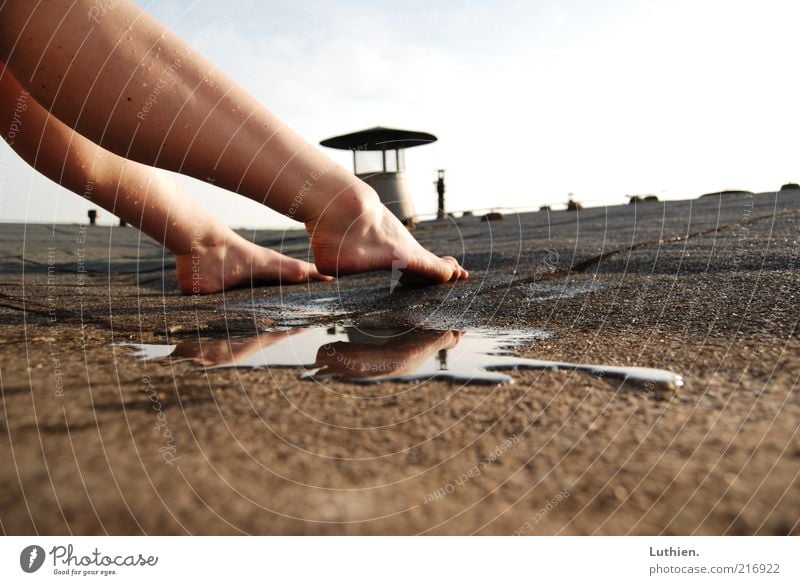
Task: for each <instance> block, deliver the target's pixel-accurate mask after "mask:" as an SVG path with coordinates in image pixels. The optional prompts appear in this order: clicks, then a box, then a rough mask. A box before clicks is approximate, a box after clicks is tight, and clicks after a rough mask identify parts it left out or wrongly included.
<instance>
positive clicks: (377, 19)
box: [0, 0, 800, 227]
mask: <svg viewBox="0 0 800 585" xmlns="http://www.w3.org/2000/svg"><path fill="white" fill-rule="evenodd" d="M139 4H141V5H142V6H145V7H146V8H147V9H148V10H150V11H151V12H152V13H153V14H154V15H155V16H156V17H157V18H159V19H161V20H163V21H164V22H165V23H167V24H168V25H169V26H170V27H172V28H173V29H174V30H175V31H176V32H178V33H179V34H180V35H182V36H184V38H186V39H187V40H188V41H189V42H191V43H192V44H193V45H194V46H195V48H197V49H198V50H199V51H200V52H202V53H203V54H205V55H206V56H207V57H209V58H210V59H211V60H212V61H213V62H214V63H216V64H217V65H219V66H220V67H221V68H222V69H223V70H225V71H226V72H227V73H228V74H229V75H231V76H232V77H233V78H234V79H236V80H237V81H238V82H240V83H241V84H242V85H244V86H245V87H246V88H247V89H248V90H249V91H250V92H251V93H253V94H254V95H255V96H256V97H257V98H259V99H260V100H262V101H263V102H264V103H265V104H266V105H267V106H268V107H270V108H271V109H272V110H273V111H274V112H276V113H277V114H278V115H279V116H280V117H282V118H283V119H284V120H285V121H286V122H287V123H288V124H289V125H290V126H292V127H294V128H295V129H296V130H297V131H299V133H300V134H301V135H302V136H304V137H305V138H306V139H308V140H309V141H310V142H312V143H314V144H318V143H319V141H320V140H321V139H324V138H327V137H329V136H333V135H336V134H341V133H346V132H351V131H354V130H359V129H362V128H367V127H371V126H377V125H381V126H393V127H399V128H409V129H415V130H424V131H429V132H432V133H434V134H436V135H437V136H438V137H439V142H437V143H436V144H433V145H429V146H424V147H420V148H416V149H413V150H410V151H408V152H407V154H406V163H407V168H408V175H409V177H408V178H409V182H410V186H411V189H412V195H413V198H414V203H415V206H416V208H417V211H418V212H419V213H431V212H433V211H434V210H435V200H436V199H435V191H434V187H433V184H432V182H433V180H434V178H435V170H436V169H438V168H444V169H446V170H447V197H448V207H449V208H450V209H453V210H463V209H471V208H486V207H490V206H496V207H533V206H539V205H543V204H554V205H556V204H562V203H564V202H565V201H566V199H567V193H574V194H575V197H576V199H577V200H579V201H583V202H585V203H588V204H590V205H597V204H602V203H619V202H624V201H626V199H625V195H626V194H634V193H655V194H658V195H659V196H661V197H665V198H687V197H694V196H696V195H699V194H701V193H704V192H708V191H715V190H721V189H746V190H752V191H769V190H775V189H777V188H778V187H779V186H780V185H781V184H782V183H784V182H787V181H800V140H798V137H800V104H798V98H800V91H798V90H799V89H800V81H798V74H797V60H798V54H800V49H799V48H798V41H797V24H798V22H800V2H798V1H797V0H750V1H737V0H595V1H592V0H531V1H527V2H525V1H504V2H486V1H477V0H472V1H465V0H424V1H423V0H399V1H397V2H388V1H375V0H330V1H324V0H320V1H314V0H305V1H304V0H258V1H253V0H229V1H227V2H225V3H223V4H220V3H219V2H217V1H212V0H169V1H168V0H157V1H152V2H151V1H148V0H140V2H139ZM221 6H224V11H222V10H221V8H220V7H221ZM320 148H322V147H320ZM325 150H326V151H327V153H328V154H330V155H331V156H333V157H334V158H335V159H336V160H338V161H340V162H341V163H342V164H345V165H346V166H348V167H349V166H350V164H351V163H350V155H349V153H347V152H340V151H332V150H328V149H325ZM187 185H188V187H189V190H190V192H191V193H192V194H193V195H194V196H195V197H197V199H198V200H200V201H202V202H203V204H205V205H207V206H208V207H210V208H211V209H213V210H214V211H215V212H217V213H219V214H220V215H221V216H222V217H223V218H224V219H225V220H226V221H227V222H228V223H230V224H231V225H233V226H235V227H239V226H247V227H266V226H288V225H292V224H291V222H289V221H288V220H285V219H283V218H282V217H281V216H277V215H276V214H274V213H272V212H270V211H269V210H266V209H264V208H261V206H258V205H256V204H254V203H252V202H249V201H246V200H244V199H242V198H240V197H238V196H236V195H232V194H228V193H226V192H223V191H220V190H217V189H215V188H213V187H211V186H208V185H204V184H201V183H199V182H196V181H189V180H187ZM88 208H89V205H87V204H86V203H85V202H83V201H82V200H81V199H80V198H79V197H78V196H76V195H72V194H71V193H68V192H66V191H64V190H63V189H60V188H59V187H57V186H56V185H53V184H52V183H49V182H48V181H47V180H45V179H41V178H39V177H37V176H35V173H34V172H32V171H30V170H29V169H28V168H27V167H26V166H25V164H24V163H22V162H21V161H20V160H19V159H18V158H17V157H16V155H15V154H14V153H13V152H11V150H10V149H9V148H8V147H7V146H6V145H4V144H3V145H2V146H0V221H25V220H27V221H37V222H53V221H57V222H75V221H78V220H82V219H83V218H85V217H86V210H87V209H88ZM104 217H105V219H106V221H108V220H110V217H109V215H108V214H107V213H106V214H104ZM295 225H296V224H295Z"/></svg>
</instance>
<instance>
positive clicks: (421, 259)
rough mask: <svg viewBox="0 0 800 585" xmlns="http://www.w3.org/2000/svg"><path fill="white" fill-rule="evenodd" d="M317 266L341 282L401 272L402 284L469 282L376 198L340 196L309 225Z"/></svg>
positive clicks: (459, 269)
mask: <svg viewBox="0 0 800 585" xmlns="http://www.w3.org/2000/svg"><path fill="white" fill-rule="evenodd" d="M306 230H308V234H309V237H310V238H311V249H312V250H313V252H314V262H315V264H316V266H317V268H318V269H319V271H320V272H321V273H322V274H329V275H332V276H342V275H345V274H356V273H360V272H371V271H374V270H392V271H394V270H399V271H400V272H402V275H403V276H402V277H401V279H400V281H401V282H403V283H404V284H438V283H442V282H448V281H450V280H458V279H460V278H467V277H468V276H469V273H468V272H467V271H466V270H464V269H463V268H462V267H461V266H460V265H459V263H458V261H457V260H456V259H455V258H453V257H452V256H443V257H441V258H440V257H438V256H436V255H435V254H433V253H432V252H429V251H428V250H426V249H425V248H423V247H422V246H421V245H420V244H419V243H418V242H417V241H416V240H415V239H414V237H413V236H412V235H411V233H410V232H409V231H408V230H407V229H406V228H405V227H404V226H403V224H402V223H400V221H399V220H398V219H397V218H396V217H395V216H394V215H393V214H392V212H390V211H389V210H388V209H387V208H386V207H385V206H384V205H383V204H382V203H381V202H380V200H379V199H378V197H377V195H376V194H375V193H374V192H365V193H348V194H345V195H340V196H339V197H337V199H335V200H333V201H332V202H331V204H330V205H329V206H328V207H327V208H326V209H325V210H324V211H323V212H322V213H321V214H320V217H319V218H316V219H312V220H310V221H307V222H306Z"/></svg>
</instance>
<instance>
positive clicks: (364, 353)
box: [133, 326, 683, 389]
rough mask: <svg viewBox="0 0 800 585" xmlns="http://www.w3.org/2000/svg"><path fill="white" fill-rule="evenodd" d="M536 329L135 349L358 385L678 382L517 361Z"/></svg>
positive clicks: (631, 371)
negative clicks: (528, 377) (520, 372)
mask: <svg viewBox="0 0 800 585" xmlns="http://www.w3.org/2000/svg"><path fill="white" fill-rule="evenodd" d="M549 336H550V335H549V334H548V333H547V332H545V331H542V330H537V329H528V330H499V331H498V330H491V331H489V330H473V331H468V332H460V331H444V330H433V329H416V328H413V329H412V328H358V327H352V326H347V327H341V326H334V327H298V328H295V329H290V330H288V331H273V332H269V333H262V334H259V335H256V336H253V337H249V338H239V339H237V338H230V339H216V340H214V339H212V340H200V341H183V342H180V343H179V344H177V345H133V347H134V348H135V349H136V355H137V357H140V358H142V359H145V360H159V359H170V360H173V361H190V362H192V363H196V364H198V365H201V366H204V367H206V368H231V367H235V368H267V367H269V368H290V367H299V368H303V369H304V370H305V373H304V374H303V376H302V377H303V378H314V379H323V378H340V379H345V380H349V381H356V382H377V381H386V380H420V379H429V378H448V379H451V380H458V381H462V382H472V383H500V382H507V381H511V380H512V379H511V377H510V376H509V375H506V374H503V373H500V372H499V371H498V370H514V369H537V370H541V369H549V370H557V369H568V370H575V371H580V372H586V373H588V374H591V375H595V376H603V377H609V378H617V379H620V380H625V381H628V382H633V383H637V384H643V385H646V386H648V387H651V386H652V387H656V386H658V387H660V388H671V389H674V388H678V387H680V386H682V385H683V378H682V377H681V376H679V375H677V374H674V373H672V372H669V371H666V370H656V369H652V368H626V367H616V366H600V365H590V364H572V363H567V362H553V361H543V360H532V359H524V358H519V357H515V356H514V353H513V350H514V348H516V347H519V346H520V345H523V344H526V343H530V342H531V341H536V340H541V339H546V338H548V337H549Z"/></svg>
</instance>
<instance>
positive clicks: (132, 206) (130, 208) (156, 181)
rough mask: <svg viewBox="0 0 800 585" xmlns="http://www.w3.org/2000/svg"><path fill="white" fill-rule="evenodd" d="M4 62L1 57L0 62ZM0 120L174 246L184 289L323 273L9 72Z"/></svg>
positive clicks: (49, 167)
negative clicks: (51, 108)
mask: <svg viewBox="0 0 800 585" xmlns="http://www.w3.org/2000/svg"><path fill="white" fill-rule="evenodd" d="M0 66H2V63H0ZM0 120H2V121H7V123H3V122H0V123H2V125H3V127H4V128H11V127H12V124H14V126H13V128H14V131H13V137H12V136H11V133H9V134H8V135H6V136H5V138H6V139H7V140H8V142H9V144H10V145H11V147H12V148H13V149H14V150H15V151H16V152H17V153H18V154H19V155H20V156H21V157H22V158H23V159H25V161H27V162H28V163H29V164H30V165H31V166H33V167H34V168H35V169H36V170H38V171H39V172H41V173H42V174H43V175H45V176H46V177H48V178H49V179H51V180H53V181H55V182H56V183H59V184H61V185H63V186H64V187H66V188H67V189H69V190H71V191H73V192H75V193H77V194H79V195H82V196H84V197H86V198H88V199H90V200H92V201H94V202H96V203H97V204H98V205H100V206H102V207H103V208H105V209H107V210H109V211H111V212H112V213H114V214H116V215H118V216H120V217H122V218H123V219H124V220H125V221H127V222H129V223H131V224H132V225H135V226H136V227H138V228H139V229H141V230H142V231H143V232H145V233H146V234H148V235H149V236H151V237H152V238H154V239H155V240H157V241H159V242H161V243H162V244H164V246H166V248H167V249H169V250H170V251H171V252H172V253H173V254H175V260H176V266H177V271H178V279H179V282H180V285H181V289H182V290H183V291H184V292H187V293H189V292H193V291H194V292H198V293H210V292H218V291H220V290H223V289H225V288H230V287H232V286H236V285H240V284H249V283H250V282H251V281H256V282H258V281H284V282H301V281H305V280H307V279H308V278H317V279H323V278H326V277H323V276H321V275H320V274H319V273H318V272H317V270H316V269H315V268H314V266H313V265H312V264H309V263H307V262H303V261H301V260H295V259H293V258H288V257H286V256H283V255H282V254H278V253H277V252H275V251H273V250H268V249H266V248H261V247H260V246H256V245H255V244H253V243H252V242H249V241H247V240H245V239H244V238H242V237H241V236H239V235H238V234H236V233H235V232H234V231H233V230H231V229H230V228H228V227H227V226H226V225H225V224H223V223H222V222H221V221H219V220H218V219H217V218H216V217H214V216H213V215H211V214H210V213H208V212H207V211H206V210H204V209H203V208H202V207H201V206H200V205H198V204H197V203H196V202H194V201H192V200H191V198H189V197H188V196H186V194H184V193H183V192H182V191H180V190H179V188H178V187H177V185H176V184H175V183H174V182H173V181H172V180H170V178H169V177H168V175H167V173H165V172H164V171H159V170H156V169H153V168H151V167H147V166H144V165H141V164H139V163H136V162H133V161H129V160H126V159H124V158H121V157H119V156H117V155H115V154H112V153H110V152H108V151H107V150H105V149H103V148H101V147H99V146H97V145H96V144H94V143H93V142H91V141H90V140H87V139H86V138H84V137H83V136H81V135H80V134H78V133H76V132H75V131H74V130H72V129H71V128H69V127H68V126H66V125H64V124H63V123H62V122H60V121H59V120H58V119H57V118H54V117H53V116H50V115H49V114H48V113H47V111H46V110H45V109H44V108H43V107H42V106H41V105H40V104H39V103H38V102H36V100H35V99H33V97H31V96H30V95H29V94H28V93H27V91H25V90H23V88H22V87H21V86H20V85H19V84H18V83H17V81H16V80H15V79H14V77H13V76H12V75H10V74H9V73H8V72H6V73H5V74H4V75H3V76H2V77H0Z"/></svg>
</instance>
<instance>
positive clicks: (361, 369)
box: [315, 331, 461, 378]
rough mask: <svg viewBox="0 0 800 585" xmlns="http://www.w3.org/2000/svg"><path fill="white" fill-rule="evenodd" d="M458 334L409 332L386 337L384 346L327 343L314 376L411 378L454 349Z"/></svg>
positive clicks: (458, 337) (452, 332)
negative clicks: (432, 359)
mask: <svg viewBox="0 0 800 585" xmlns="http://www.w3.org/2000/svg"><path fill="white" fill-rule="evenodd" d="M460 338H461V332H459V331H409V332H406V333H403V334H401V335H398V336H397V337H389V338H388V339H387V341H386V343H384V344H375V342H374V341H373V342H372V343H363V342H353V341H349V342H346V341H337V342H335V343H326V344H325V345H323V346H322V347H320V348H319V350H318V351H317V363H316V365H317V366H318V367H319V368H320V370H319V371H318V372H317V373H316V374H315V376H320V377H322V376H332V375H333V376H343V377H345V378H382V377H386V376H403V375H407V374H413V373H414V372H416V371H417V369H419V367H420V365H422V363H424V362H425V360H427V359H428V358H430V357H431V356H433V355H434V354H436V353H438V352H439V351H441V350H447V349H453V348H454V347H455V346H456V345H458V341H459V339H460Z"/></svg>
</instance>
